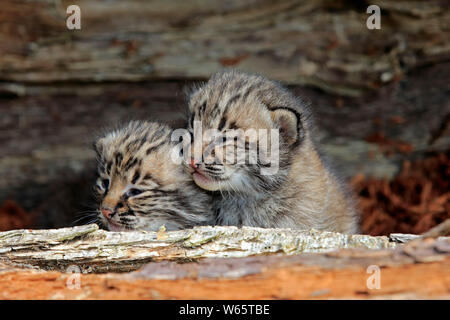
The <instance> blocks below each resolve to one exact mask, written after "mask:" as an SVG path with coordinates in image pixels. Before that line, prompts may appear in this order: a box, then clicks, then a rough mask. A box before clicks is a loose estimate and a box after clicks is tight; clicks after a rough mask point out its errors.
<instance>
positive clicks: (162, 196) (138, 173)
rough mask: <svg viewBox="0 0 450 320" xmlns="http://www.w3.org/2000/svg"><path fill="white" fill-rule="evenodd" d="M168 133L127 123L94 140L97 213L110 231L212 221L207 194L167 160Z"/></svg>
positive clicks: (157, 126)
mask: <svg viewBox="0 0 450 320" xmlns="http://www.w3.org/2000/svg"><path fill="white" fill-rule="evenodd" d="M171 132H172V130H171V129H169V128H168V127H167V126H164V125H162V124H158V123H151V122H140V121H132V122H130V123H129V124H128V125H126V126H125V127H123V128H120V129H118V130H115V131H112V132H110V133H108V134H106V135H105V136H104V137H102V138H100V139H98V140H97V141H96V142H95V143H94V147H95V151H96V153H97V159H98V174H99V178H98V180H97V183H96V186H95V187H96V190H97V192H98V194H99V196H100V197H101V204H100V208H99V217H100V219H101V221H102V222H103V223H104V224H105V226H107V228H108V229H109V230H113V231H120V230H130V229H139V230H151V231H156V230H158V229H159V228H160V227H161V226H163V225H165V227H166V229H167V230H177V229H183V228H190V227H193V226H197V225H209V224H212V223H213V221H214V218H213V211H212V210H211V199H210V197H209V196H208V195H207V194H206V193H205V192H203V191H202V190H201V189H200V188H198V187H197V186H196V185H195V184H194V183H193V181H192V179H191V178H190V176H189V175H187V174H186V173H185V171H184V170H183V167H182V166H181V165H180V164H176V163H175V162H174V161H172V158H171V156H172V151H173V146H174V143H173V142H171V139H170V137H171Z"/></svg>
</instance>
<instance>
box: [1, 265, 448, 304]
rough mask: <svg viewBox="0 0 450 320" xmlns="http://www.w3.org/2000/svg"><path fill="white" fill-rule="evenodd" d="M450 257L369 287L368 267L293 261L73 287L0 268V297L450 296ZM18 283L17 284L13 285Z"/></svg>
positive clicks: (109, 278)
mask: <svg viewBox="0 0 450 320" xmlns="http://www.w3.org/2000/svg"><path fill="white" fill-rule="evenodd" d="M449 269H450V258H449V257H447V258H446V259H445V260H444V261H441V262H433V263H425V264H409V265H403V266H388V267H384V268H382V269H381V279H380V280H381V281H380V286H381V288H380V289H368V288H367V286H366V282H367V279H368V277H369V276H370V274H368V273H367V272H366V268H365V267H350V268H346V269H341V270H339V269H338V270H332V269H331V270H330V269H323V268H320V267H311V266H290V267H280V268H276V269H273V270H268V271H265V272H263V273H262V274H258V275H250V276H245V277H242V278H239V279H190V278H184V279H178V280H148V279H130V278H128V279H127V278H126V277H125V276H123V275H82V276H81V278H80V289H69V288H68V287H67V286H66V281H67V278H68V276H69V275H67V274H61V273H59V272H45V273H42V272H39V273H38V272H31V271H18V272H17V271H16V272H4V273H0V299H327V298H358V299H359V298H364V299H366V298H369V299H370V298H400V299H403V298H449V297H450V273H449V272H448V270H449ZM11 283H14V286H11Z"/></svg>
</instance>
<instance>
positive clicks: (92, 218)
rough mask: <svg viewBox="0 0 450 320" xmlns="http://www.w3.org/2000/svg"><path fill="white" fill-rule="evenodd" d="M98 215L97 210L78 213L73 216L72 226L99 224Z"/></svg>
mask: <svg viewBox="0 0 450 320" xmlns="http://www.w3.org/2000/svg"><path fill="white" fill-rule="evenodd" d="M99 214H100V212H99V211H98V210H87V211H81V212H78V213H77V214H76V215H75V220H74V221H73V222H72V226H78V225H86V224H91V223H98V222H100V216H99Z"/></svg>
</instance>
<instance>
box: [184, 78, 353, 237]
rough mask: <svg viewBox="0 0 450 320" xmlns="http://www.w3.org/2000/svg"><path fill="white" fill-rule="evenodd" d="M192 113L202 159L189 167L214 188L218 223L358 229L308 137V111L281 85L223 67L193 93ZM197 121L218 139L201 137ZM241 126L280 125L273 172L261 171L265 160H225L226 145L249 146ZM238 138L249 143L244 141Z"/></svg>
mask: <svg viewBox="0 0 450 320" xmlns="http://www.w3.org/2000/svg"><path fill="white" fill-rule="evenodd" d="M189 117H190V118H189V124H188V129H189V131H190V132H191V135H192V136H193V139H194V147H195V144H196V142H197V143H198V139H201V141H200V149H201V152H202V158H203V160H202V158H192V159H191V160H190V164H189V166H187V171H188V172H189V173H191V174H192V177H193V179H194V181H195V182H196V183H197V185H198V186H200V187H201V188H203V189H205V190H210V191H214V204H213V206H214V210H215V212H216V214H217V223H218V224H222V225H236V226H242V225H245V226H256V227H272V228H274V227H279V228H297V229H310V228H316V229H321V230H328V231H337V232H342V233H356V232H357V230H358V228H357V220H358V219H357V213H356V210H355V208H354V205H353V201H352V199H351V197H350V196H349V195H348V192H347V191H346V189H345V186H343V185H342V184H341V183H340V182H339V181H338V179H337V178H336V177H335V176H334V174H333V173H332V172H331V171H330V170H329V169H328V168H327V167H326V166H325V165H324V163H323V161H322V159H321V158H320V156H319V155H318V152H317V151H316V148H315V146H314V144H313V142H312V140H311V134H312V128H311V127H312V124H311V123H310V121H309V120H308V110H307V109H306V107H305V106H303V104H302V103H301V102H300V101H298V100H297V99H296V98H295V97H294V96H293V95H292V94H291V93H289V92H288V91H287V90H286V89H284V88H283V87H282V86H280V85H279V84H278V83H276V82H274V81H270V80H268V79H266V78H264V77H262V76H258V75H249V74H245V73H241V72H237V71H228V72H223V73H218V74H216V75H214V76H213V77H212V78H211V79H210V80H209V81H208V82H207V83H206V84H205V85H203V86H201V87H199V88H196V89H194V91H193V92H192V93H191V95H190V101H189ZM196 124H197V126H200V129H201V130H202V132H205V131H207V130H208V129H214V130H217V132H220V133H221V135H219V137H221V139H218V140H217V139H216V138H215V136H213V139H212V141H209V140H207V141H205V139H204V137H202V136H198V135H196V132H195V130H197V129H195V130H194V127H195V126H196ZM239 129H241V130H240V131H241V132H242V131H244V132H246V130H249V129H250V130H251V129H254V130H256V131H258V129H266V131H269V132H270V129H278V130H279V131H277V132H279V139H277V141H278V143H279V148H278V150H277V151H279V156H278V171H277V172H276V173H275V174H269V175H267V174H262V173H261V169H264V168H265V167H267V164H264V163H262V161H260V160H261V159H260V158H258V159H257V161H254V163H247V162H248V161H247V162H246V163H237V162H235V163H233V162H231V163H228V162H227V161H223V160H224V159H225V160H226V158H227V157H228V156H230V152H229V148H226V149H227V150H226V151H225V152H224V151H223V147H224V146H228V145H231V146H233V148H232V149H231V150H233V149H234V150H235V151H234V153H235V154H237V155H238V156H239V154H243V153H244V152H248V150H249V148H250V147H251V144H252V142H251V141H250V140H249V139H248V136H246V135H245V136H244V138H242V135H240V136H238V135H235V136H234V137H233V132H238V131H239ZM229 132H230V133H231V134H229V135H228V133H229ZM240 139H245V143H244V144H239V143H238V141H240ZM257 139H258V140H257V141H256V144H257V145H259V144H260V143H261V141H260V140H261V139H260V138H259V137H258V138H257ZM218 141H219V142H221V143H219V144H217V142H218ZM253 143H255V142H254V141H253ZM212 144H214V145H212ZM207 150H211V152H208V151H207ZM194 153H195V151H194ZM231 153H233V152H231ZM259 156H260V154H258V155H257V157H259ZM208 158H209V160H211V158H213V159H214V161H206V159H208ZM246 159H247V160H248V159H249V157H247V158H246ZM207 162H209V163H207Z"/></svg>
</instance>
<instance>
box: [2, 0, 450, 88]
mask: <svg viewBox="0 0 450 320" xmlns="http://www.w3.org/2000/svg"><path fill="white" fill-rule="evenodd" d="M72 3H73V1H67V0H66V1H60V2H51V1H50V2H49V1H45V0H37V1H23V0H21V1H16V0H6V1H3V2H2V14H0V25H2V26H3V27H2V28H1V29H0V38H1V39H2V41H1V42H0V43H1V44H0V56H1V59H0V70H1V73H0V80H2V81H10V82H32V83H52V82H56V81H88V82H93V81H94V82H98V81H142V80H150V79H151V80H155V79H198V78H203V79H204V78H208V77H209V76H210V75H211V73H213V72H215V71H218V70H220V69H221V68H224V67H238V68H241V69H244V70H247V71H253V72H261V73H263V74H265V75H267V76H270V77H272V78H275V79H278V80H280V81H283V82H285V83H290V84H310V85H313V86H316V87H320V88H321V89H323V90H326V91H330V92H334V93H339V94H342V95H349V96H358V95H360V94H361V93H363V92H365V91H368V90H369V91H370V90H376V89H378V88H379V87H380V86H383V85H384V84H386V83H390V82H395V81H398V79H400V78H402V77H403V76H404V74H405V73H406V72H408V71H410V70H413V69H415V68H417V67H420V66H423V65H427V64H435V63H439V62H443V61H445V60H448V58H449V55H450V43H449V39H450V29H449V28H448V25H449V23H448V22H449V19H450V9H449V7H448V4H447V3H446V1H440V0H433V1H426V2H423V1H394V0H389V1H388V0H385V1H377V4H378V5H379V6H380V7H381V11H382V19H381V29H380V30H369V29H368V28H367V27H366V19H367V18H368V16H369V15H368V14H367V13H366V9H367V7H368V6H369V4H373V3H372V2H365V1H364V2H357V3H353V2H352V1H328V0H319V1H305V0H284V1H276V2H274V1H268V0H260V1H256V0H244V1H226V2H223V1H220V0H214V1H209V0H201V1H189V2H179V1H161V0H153V1H143V0H129V1H127V2H126V3H123V2H121V1H112V2H111V1H89V0H79V1H76V4H77V5H79V6H80V8H81V14H82V28H81V30H75V31H72V30H68V29H67V28H66V23H65V20H66V13H65V9H66V7H67V6H68V5H69V4H72Z"/></svg>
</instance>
